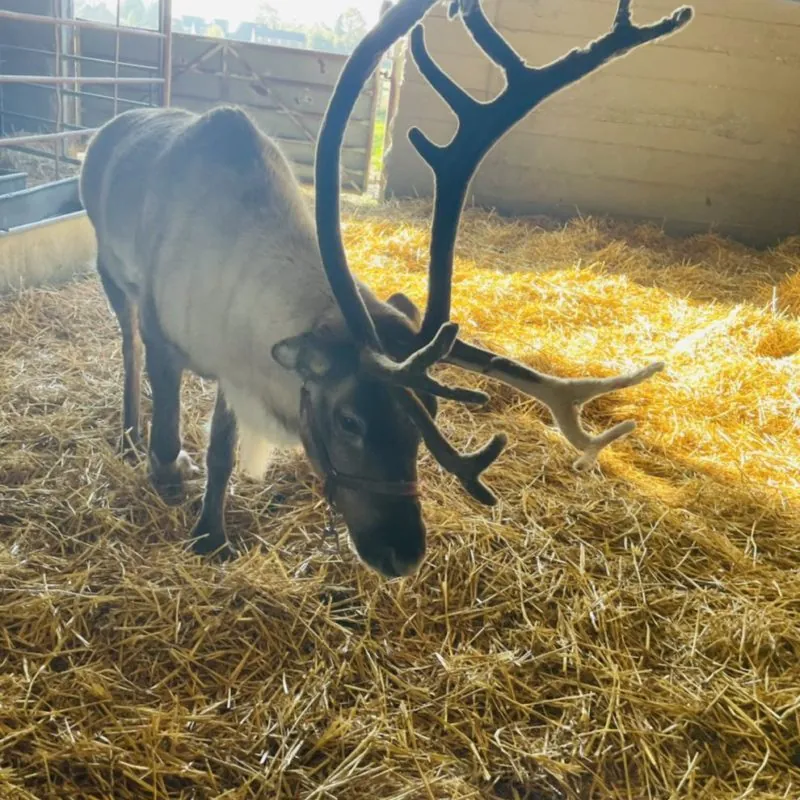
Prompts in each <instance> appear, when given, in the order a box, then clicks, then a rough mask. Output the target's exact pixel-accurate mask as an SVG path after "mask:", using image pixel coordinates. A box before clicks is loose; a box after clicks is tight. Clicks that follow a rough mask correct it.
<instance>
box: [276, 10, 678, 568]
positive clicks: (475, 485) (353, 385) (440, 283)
mask: <svg viewBox="0 0 800 800" xmlns="http://www.w3.org/2000/svg"><path fill="white" fill-rule="evenodd" d="M437 1H438V0H398V2H397V4H396V5H394V6H393V7H391V8H390V9H389V10H388V11H387V13H386V14H385V15H384V16H383V17H382V19H381V21H380V22H379V23H378V24H377V25H376V26H375V27H374V28H373V29H372V30H371V31H369V32H368V33H367V34H366V36H365V37H364V38H363V39H362V41H361V42H360V43H359V44H358V46H357V47H356V48H355V50H354V51H353V53H352V55H351V56H350V58H349V59H348V61H347V63H346V64H345V66H344V68H343V70H342V73H341V75H340V76H339V80H338V82H337V85H336V88H335V90H334V93H333V96H332V98H331V101H330V103H329V106H328V109H327V111H326V114H325V119H324V121H323V124H322V128H321V131H320V136H319V140H318V144H317V153H316V159H315V184H316V221H317V237H318V241H319V247H320V254H321V258H322V263H323V266H324V268H325V272H326V274H327V276H328V280H329V282H330V285H331V288H332V290H333V294H334V297H335V298H336V301H337V304H338V312H340V317H339V319H341V320H342V322H337V321H336V320H335V319H333V318H330V319H325V320H322V321H321V322H320V324H319V325H318V327H317V329H315V330H313V331H311V332H309V333H306V334H303V335H301V336H299V337H295V338H294V339H291V340H287V341H284V342H281V343H279V344H278V345H276V346H275V348H274V350H273V355H274V357H275V358H276V360H277V361H278V362H279V363H281V364H283V365H284V366H285V367H287V368H289V369H292V370H295V371H296V372H297V373H299V375H300V376H301V377H302V379H303V382H304V387H303V390H302V397H301V418H302V436H303V442H304V446H305V449H306V453H307V454H308V456H309V458H310V460H311V461H312V463H313V464H314V466H315V468H316V470H317V471H318V472H319V473H320V474H321V475H322V477H323V478H324V480H325V485H326V494H327V496H328V499H329V500H330V502H331V503H333V504H335V505H336V506H337V507H338V508H339V510H340V511H341V512H342V514H343V516H344V518H345V522H346V523H347V525H348V528H349V530H350V534H351V537H352V540H353V543H354V545H355V549H356V551H357V552H358V554H359V555H360V556H361V557H362V558H363V559H364V560H365V561H366V562H367V563H368V564H369V565H371V566H372V567H374V568H376V569H377V570H379V571H380V572H382V573H383V574H385V575H388V576H395V575H401V574H406V573H408V572H409V571H411V570H413V569H414V568H415V567H416V566H417V564H418V563H419V561H420V560H421V558H422V556H423V554H424V552H425V525H424V522H423V519H422V513H421V509H420V504H419V497H418V493H417V452H418V448H419V444H420V441H424V442H425V444H426V446H427V447H428V449H429V450H430V452H431V454H432V455H433V456H434V458H435V459H436V460H437V461H438V462H439V464H440V465H441V466H443V467H444V468H445V469H446V470H447V471H449V472H451V473H452V474H453V475H455V477H456V478H457V479H458V480H459V481H460V483H461V485H462V486H463V487H464V489H466V490H467V492H469V494H471V495H472V496H473V497H474V498H475V499H476V500H478V501H479V502H481V503H483V504H485V505H494V503H495V502H496V498H495V496H494V494H493V493H492V492H491V491H490V490H489V489H488V488H487V487H486V485H485V484H484V483H483V482H482V480H481V474H482V473H483V472H484V470H486V468H487V467H489V466H490V465H491V464H492V463H493V462H494V461H495V459H497V457H498V456H499V455H500V453H501V452H502V450H503V448H504V446H505V444H506V437H505V435H504V434H502V433H495V434H494V435H493V436H492V437H491V438H490V440H489V441H488V442H487V443H486V444H485V445H484V446H483V447H481V448H480V449H478V450H477V451H475V452H473V453H468V454H461V453H458V452H457V451H456V450H455V449H454V448H453V447H452V446H451V445H450V444H449V443H448V442H447V440H446V439H445V437H444V436H443V435H442V433H441V431H440V430H439V429H438V427H437V426H436V423H435V416H436V400H435V398H442V399H445V400H453V401H456V402H462V403H475V404H481V403H484V402H486V401H487V400H488V396H487V395H486V394H484V393H483V392H478V391H474V390H471V389H464V388H457V387H450V386H445V385H443V384H441V383H439V382H438V381H437V380H436V379H435V378H433V377H432V376H431V375H430V374H429V370H430V369H431V368H432V367H433V366H434V365H436V364H437V363H438V362H440V361H443V360H447V359H448V357H449V356H450V354H451V350H452V349H453V348H454V346H455V345H460V346H461V356H457V357H456V358H454V359H452V361H453V363H458V364H459V365H461V366H465V367H466V368H467V369H471V370H472V371H482V372H485V373H489V374H492V375H493V376H494V374H495V373H496V372H498V371H501V370H502V369H503V366H502V365H503V364H506V365H507V364H508V363H509V362H508V360H507V359H499V358H497V357H495V356H494V354H491V353H488V356H489V358H490V360H489V361H486V362H484V361H481V359H478V360H475V359H474V358H473V359H472V360H470V359H471V358H472V357H471V356H470V355H469V354H467V356H466V357H465V356H464V352H465V351H464V345H463V343H461V342H460V340H458V339H457V335H458V327H457V325H455V324H454V323H453V322H450V301H451V281H452V272H453V255H454V250H455V240H456V234H457V230H458V224H459V220H460V217H461V212H462V209H463V205H464V200H465V197H466V193H467V188H468V186H469V183H470V181H471V179H472V176H473V175H474V174H475V172H476V170H477V169H478V167H479V165H480V163H481V162H482V160H483V158H484V157H485V156H486V154H487V153H488V152H489V150H490V149H491V148H492V147H493V146H494V144H495V143H496V142H497V141H498V140H499V139H500V138H501V137H502V136H503V135H504V134H505V133H507V132H508V130H510V128H512V127H513V126H514V125H515V124H516V123H517V122H519V121H520V120H521V119H522V118H523V117H525V116H526V115H527V114H528V113H529V112H530V111H531V109H533V108H534V107H535V106H536V105H538V104H539V103H540V102H541V101H542V100H544V99H545V98H546V97H548V96H550V95H552V94H554V93H555V92H557V91H558V90H560V89H562V88H564V87H565V86H567V85H569V84H570V83H574V82H575V81H577V80H579V79H580V78H582V77H584V76H585V75H587V74H588V73H589V72H592V71H593V70H595V69H597V68H599V67H600V66H602V64H604V63H606V62H607V61H609V60H610V59H611V58H613V57H616V56H619V55H622V54H624V53H626V52H628V51H629V50H631V49H632V48H633V47H635V46H637V45H639V44H643V43H645V42H647V41H651V40H653V39H656V38H659V37H662V36H665V35H668V34H669V33H671V32H673V31H674V30H677V28H679V27H680V26H682V25H684V24H685V23H686V22H688V20H689V19H690V18H691V9H688V8H683V9H679V10H678V11H676V12H675V13H674V14H673V15H672V16H671V17H669V18H665V19H663V20H661V21H660V22H659V23H656V24H655V25H651V26H648V27H644V28H642V27H637V26H635V25H633V23H632V22H631V16H630V0H619V6H618V9H617V15H616V18H615V20H614V26H613V28H612V30H611V32H610V33H609V34H607V35H606V36H604V37H601V38H600V39H598V40H597V41H595V42H593V43H592V44H591V45H590V46H589V47H588V48H586V49H585V50H575V51H572V52H571V53H569V54H568V55H567V56H565V57H564V58H562V59H560V60H558V61H556V62H554V63H553V64H550V65H548V66H546V67H542V68H534V67H530V66H528V65H526V64H525V63H524V62H523V60H522V59H521V58H520V57H519V56H518V55H517V53H516V52H515V51H514V50H513V48H511V46H510V45H509V44H508V43H507V42H506V41H505V40H504V39H503V38H502V37H501V36H500V34H499V33H498V32H497V30H496V29H495V28H494V27H493V26H492V24H491V23H490V22H489V20H488V19H487V18H486V16H485V14H484V13H483V11H482V9H481V4H480V0H451V4H450V10H451V16H455V15H457V14H460V15H461V17H462V20H463V22H464V24H465V26H466V27H467V29H468V30H469V32H470V33H471V35H472V37H473V39H474V40H475V42H476V43H477V44H478V46H479V47H481V48H482V49H483V51H484V52H485V53H486V54H487V55H488V56H489V57H490V58H491V59H492V60H493V61H494V62H495V63H497V64H498V65H499V66H500V67H501V68H502V69H503V70H504V71H505V74H506V79H507V86H506V88H505V89H504V90H503V91H502V92H501V93H500V94H499V95H498V96H497V97H496V98H495V99H494V100H492V101H491V102H487V103H480V102H478V101H476V100H475V99H474V98H472V97H471V96H470V95H468V94H467V93H466V92H464V90H463V89H462V88H461V87H460V86H458V85H457V84H456V83H455V82H454V81H453V80H452V79H451V78H450V77H449V76H447V75H446V74H445V73H444V72H443V71H442V69H441V68H440V67H439V66H438V65H437V64H436V63H435V62H434V61H433V59H432V58H431V56H430V54H429V53H428V51H427V49H426V46H425V40H424V32H423V29H422V26H421V25H420V24H418V23H420V21H421V20H422V19H423V17H424V16H425V14H426V13H427V12H428V11H429V9H430V8H431V7H432V6H434V5H435V4H436V2H437ZM412 28H413V33H412V37H411V53H412V56H413V57H414V60H415V62H416V64H417V66H418V67H419V69H420V72H421V73H422V74H423V75H424V77H425V78H426V79H427V80H428V82H429V83H430V84H431V86H432V87H433V88H434V89H435V90H436V91H437V92H438V93H439V95H440V96H441V97H442V99H443V100H444V101H445V102H447V104H448V105H449V106H450V108H451V109H452V110H453V112H454V113H455V115H456V116H457V117H458V121H459V127H458V130H457V132H456V134H455V136H454V137H453V139H452V140H451V142H450V143H449V144H447V145H445V146H440V145H435V144H433V143H432V142H431V141H430V140H429V139H428V138H427V137H425V135H424V134H423V133H422V132H421V131H420V130H419V129H416V128H415V129H412V130H411V131H410V132H409V139H410V141H411V143H412V144H413V145H414V147H415V148H416V149H417V151H418V152H419V154H420V156H421V157H422V158H423V159H424V160H425V161H426V162H427V164H428V165H429V166H430V168H431V170H432V171H433V173H434V176H435V197H434V213H433V222H432V227H431V246H430V267H429V286H428V300H427V305H426V308H425V313H424V316H423V317H422V319H420V315H419V314H418V312H417V311H416V308H415V307H414V306H413V304H411V302H410V301H409V300H408V299H407V298H405V297H404V296H402V295H399V296H395V297H394V298H391V300H390V302H389V303H379V302H378V301H377V300H375V298H374V297H372V296H371V295H370V294H369V292H368V291H366V290H365V289H364V288H363V287H360V286H358V285H357V283H356V281H355V279H354V278H353V275H352V273H351V272H350V270H349V268H348V265H347V258H346V255H345V251H344V245H343V242H342V237H341V220H340V211H339V190H340V189H339V174H340V170H339V164H340V151H341V146H342V142H343V139H344V133H345V128H346V126H347V121H348V119H349V117H350V114H351V112H352V109H353V107H354V105H355V103H356V102H357V100H358V96H359V93H360V91H361V88H362V86H363V85H364V83H365V82H366V81H367V79H368V78H369V77H370V75H371V74H372V73H373V72H374V70H375V68H376V67H377V65H378V63H379V61H380V59H381V58H382V56H383V54H384V53H385V52H386V51H387V50H388V49H389V48H390V47H391V46H392V45H393V44H394V43H395V42H396V41H397V40H398V39H400V38H401V37H402V36H404V35H405V34H406V33H408V32H409V31H410V30H412ZM467 347H469V346H467ZM472 350H473V351H474V350H475V349H474V348H472ZM484 352H485V351H484ZM501 362H502V363H501ZM497 364H501V366H500V367H497ZM520 369H523V368H521V367H517V366H516V365H512V368H511V369H508V370H507V371H508V373H509V375H510V376H511V377H512V378H513V379H516V376H517V375H518V373H519V370H520ZM650 369H651V370H652V371H655V370H653V369H652V367H651V368H650ZM652 371H651V372H650V373H649V374H652ZM645 372H647V370H644V371H640V374H644V373H645ZM531 374H532V375H533V377H532V378H531V381H532V382H533V383H534V384H536V383H539V382H540V383H541V385H542V387H544V388H546V389H547V390H548V393H547V394H546V397H545V402H549V404H550V407H551V408H552V409H554V413H556V416H557V418H558V419H559V424H560V425H561V428H562V430H564V431H565V432H569V431H572V433H573V434H574V437H575V441H576V442H580V443H581V445H582V446H583V447H584V449H591V448H595V449H599V448H600V447H602V446H605V445H607V444H608V443H610V442H611V441H613V440H614V439H615V438H618V437H619V436H621V435H624V434H625V433H627V432H629V431H630V430H631V427H630V426H629V425H624V424H623V425H618V426H617V427H616V429H612V430H611V431H609V432H607V433H606V434H605V435H604V436H602V437H597V439H590V438H588V437H586V436H585V434H584V432H583V431H582V429H581V428H580V425H579V423H578V421H577V413H578V412H577V411H576V407H577V406H579V399H580V398H582V401H585V399H586V398H587V397H588V396H589V395H588V393H587V384H588V383H589V382H587V381H581V382H580V391H578V392H577V393H576V392H575V391H573V390H574V388H575V387H573V386H572V384H570V383H569V382H568V381H559V379H552V378H549V377H548V376H541V375H538V374H535V373H531ZM643 379H644V378H641V377H638V378H634V379H630V380H629V381H628V383H626V384H625V383H620V380H619V379H617V382H616V384H615V386H616V387H617V388H618V387H619V386H622V385H631V384H632V383H634V382H638V381H639V380H643ZM548 381H549V383H548ZM595 383H602V381H600V382H595ZM570 392H572V394H570ZM581 392H582V393H581ZM594 393H595V394H600V393H602V392H601V391H599V390H597V391H595V392H594ZM546 398H550V399H549V401H548V399H546ZM559 404H560V405H559ZM556 409H557V411H556ZM573 417H574V425H573V424H572V423H573ZM565 423H566V424H565ZM568 435H570V434H569V433H568ZM581 436H583V438H581Z"/></svg>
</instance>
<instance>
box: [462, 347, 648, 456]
mask: <svg viewBox="0 0 800 800" xmlns="http://www.w3.org/2000/svg"><path fill="white" fill-rule="evenodd" d="M447 362H448V363H451V364H454V365H456V366H458V367H461V368H462V369H465V370H468V371H470V372H477V373H480V374H481V375H486V376H487V377H490V378H494V379H496V380H499V381H502V382H503V383H506V384H508V385H509V386H513V387H514V388H515V389H518V390H519V391H521V392H523V393H524V394H527V395H528V396H529V397H533V398H535V399H536V400H539V401H540V402H541V403H543V404H544V405H546V406H547V408H548V409H549V410H550V413H551V414H552V416H553V419H554V420H555V423H556V424H557V425H558V427H559V430H560V431H561V433H563V434H564V438H565V439H566V440H567V441H568V442H569V443H570V444H571V445H572V446H573V447H575V448H576V449H577V450H580V451H581V452H582V455H581V456H580V458H578V459H577V461H575V463H574V464H573V466H574V468H575V469H577V470H581V471H583V470H587V469H589V468H590V467H592V466H593V465H594V463H595V461H596V460H597V456H598V454H599V453H600V451H601V450H602V449H603V448H604V447H608V445H610V444H611V443H612V442H615V441H617V440H618V439H622V438H623V437H625V436H627V435H628V434H630V433H631V432H632V431H633V430H634V429H635V428H636V423H635V422H634V421H633V420H626V421H625V422H620V423H618V424H617V425H615V426H614V427H613V428H609V429H608V430H607V431H604V432H603V433H601V434H599V435H598V436H592V435H591V434H589V433H588V432H587V431H586V430H585V429H584V428H583V426H582V425H581V418H580V412H581V408H582V407H583V404H584V403H587V402H588V401H589V400H591V399H592V398H594V397H600V396H601V395H604V394H610V393H611V392H615V391H617V390H619V389H626V388H628V387H630V386H636V385H637V384H639V383H642V382H644V381H646V380H647V379H648V378H651V377H652V376H653V375H655V374H656V373H657V372H660V371H661V370H663V369H664V363H663V362H662V361H655V362H653V363H652V364H649V365H648V366H646V367H644V368H642V369H639V370H636V371H635V372H631V373H628V374H626V375H615V376H612V377H610V378H558V377H555V376H553V375H546V374H544V373H542V372H537V371H536V370H534V369H531V368H530V367H526V366H525V365H524V364H520V363H519V362H518V361H514V360H512V359H510V358H505V357H503V356H498V355H497V354H495V353H492V352H491V351H490V350H484V349H483V348H481V347H476V346H475V345H471V344H467V343H466V342H464V341H462V340H461V339H457V340H456V341H455V344H454V345H453V349H452V350H451V351H450V354H449V356H448V357H447Z"/></svg>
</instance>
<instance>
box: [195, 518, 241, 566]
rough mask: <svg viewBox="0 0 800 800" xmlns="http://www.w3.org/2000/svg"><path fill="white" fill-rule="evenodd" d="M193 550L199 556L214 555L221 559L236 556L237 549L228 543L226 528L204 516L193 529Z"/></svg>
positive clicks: (226, 559) (229, 558)
mask: <svg viewBox="0 0 800 800" xmlns="http://www.w3.org/2000/svg"><path fill="white" fill-rule="evenodd" d="M192 550H193V551H194V553H195V555H198V556H213V557H214V558H215V559H217V560H219V561H230V560H231V559H233V558H236V556H237V553H236V550H235V549H234V548H233V547H231V545H230V544H229V543H228V537H227V536H226V535H225V530H224V528H223V527H222V526H221V525H219V524H215V523H209V522H206V520H204V519H203V518H202V517H200V519H199V520H198V521H197V524H196V525H195V526H194V528H193V529H192Z"/></svg>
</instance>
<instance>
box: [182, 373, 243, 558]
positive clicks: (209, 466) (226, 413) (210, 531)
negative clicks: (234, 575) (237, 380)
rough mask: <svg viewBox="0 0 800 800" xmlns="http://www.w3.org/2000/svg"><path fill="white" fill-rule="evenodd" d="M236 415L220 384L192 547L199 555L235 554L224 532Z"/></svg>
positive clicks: (233, 454)
mask: <svg viewBox="0 0 800 800" xmlns="http://www.w3.org/2000/svg"><path fill="white" fill-rule="evenodd" d="M236 435H237V434H236V417H235V416H234V414H233V411H232V410H231V409H230V407H229V406H228V403H227V402H226V400H225V395H224V394H223V393H222V389H221V388H220V387H219V386H217V402H216V404H215V405H214V415H213V417H212V418H211V436H210V439H209V443H208V449H207V450H206V488H205V491H204V493H203V507H202V510H201V511H200V517H199V518H198V520H197V523H196V524H195V526H194V528H193V529H192V548H193V549H194V552H195V553H197V554H198V555H206V554H208V553H215V552H216V553H219V555H220V556H221V557H222V558H227V557H229V556H231V555H233V551H232V550H231V548H230V545H229V544H228V537H227V535H226V534H225V497H226V495H227V489H228V482H229V481H230V479H231V475H232V474H233V467H234V463H235V459H236Z"/></svg>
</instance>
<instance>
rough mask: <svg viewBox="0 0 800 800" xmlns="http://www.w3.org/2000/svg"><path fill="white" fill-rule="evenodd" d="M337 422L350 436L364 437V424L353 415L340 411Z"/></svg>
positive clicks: (337, 414)
mask: <svg viewBox="0 0 800 800" xmlns="http://www.w3.org/2000/svg"><path fill="white" fill-rule="evenodd" d="M336 421H337V423H338V424H339V427H340V428H341V429H342V430H343V431H344V432H345V433H346V434H347V435H348V436H363V435H364V423H363V422H362V421H361V420H360V419H359V418H358V417H356V416H354V415H353V414H349V413H348V412H347V411H338V412H337V413H336Z"/></svg>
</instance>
